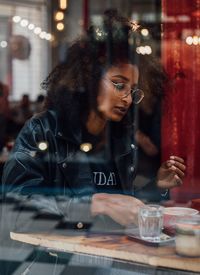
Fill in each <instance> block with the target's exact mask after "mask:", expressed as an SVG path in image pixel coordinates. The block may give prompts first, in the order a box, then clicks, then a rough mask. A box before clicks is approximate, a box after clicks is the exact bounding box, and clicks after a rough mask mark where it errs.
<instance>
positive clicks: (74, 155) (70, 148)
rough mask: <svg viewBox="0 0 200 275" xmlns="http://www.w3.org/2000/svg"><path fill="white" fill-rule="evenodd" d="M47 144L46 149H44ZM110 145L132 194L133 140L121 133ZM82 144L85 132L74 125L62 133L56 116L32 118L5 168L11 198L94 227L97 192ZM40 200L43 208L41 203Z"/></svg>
mask: <svg viewBox="0 0 200 275" xmlns="http://www.w3.org/2000/svg"><path fill="white" fill-rule="evenodd" d="M69 125H70V126H69ZM43 142H45V144H46V145H47V148H45V147H44V148H42V146H41V145H42V143H43ZM111 142H112V146H113V148H114V161H115V164H116V167H117V170H118V174H119V177H120V180H121V185H122V190H123V193H124V194H133V187H132V186H133V179H134V177H135V167H134V166H133V163H134V161H133V157H134V155H135V146H134V145H133V144H131V136H130V135H124V134H123V133H121V134H120V136H117V137H116V136H112V137H111ZM80 144H81V130H80V127H77V125H75V124H72V123H70V124H68V126H67V127H63V125H62V123H60V121H59V120H58V115H57V113H56V111H54V110H48V111H46V112H44V113H41V114H40V115H37V116H35V117H33V118H32V119H30V120H29V121H28V122H27V123H26V125H25V126H24V128H23V129H22V131H21V132H20V134H19V136H18V137H17V139H16V142H15V146H14V148H13V151H12V154H11V156H10V158H9V160H8V162H7V163H6V165H5V168H4V173H3V185H4V189H5V191H6V193H7V194H10V192H11V193H12V194H15V196H16V194H19V195H20V196H21V197H23V198H26V199H25V200H27V197H28V198H29V200H31V199H32V200H33V199H35V200H36V201H37V202H38V208H40V210H41V209H45V208H48V209H49V211H52V212H54V213H57V214H59V215H63V216H64V217H65V218H66V219H67V220H68V221H75V222H76V221H77V222H80V221H81V222H90V221H91V215H90V200H91V196H92V194H94V193H95V187H94V186H93V182H92V173H91V171H90V166H89V164H88V162H87V153H85V152H83V151H81V150H80ZM43 145H44V144H43ZM42 149H44V150H42ZM41 195H42V196H41ZM44 195H48V197H47V196H44ZM39 198H40V199H41V198H43V200H42V201H43V202H41V203H39V201H41V200H39ZM46 198H48V200H47V199H46ZM46 210H47V209H46ZM47 211H48V210H47Z"/></svg>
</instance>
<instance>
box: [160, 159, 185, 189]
mask: <svg viewBox="0 0 200 275" xmlns="http://www.w3.org/2000/svg"><path fill="white" fill-rule="evenodd" d="M185 169H186V167H185V164H184V160H183V159H182V158H180V157H177V156H171V157H170V159H169V160H167V161H166V162H164V163H163V164H162V165H161V167H160V169H159V170H158V174H157V186H158V187H159V188H163V189H164V188H173V187H177V186H180V185H182V183H183V177H184V176H185Z"/></svg>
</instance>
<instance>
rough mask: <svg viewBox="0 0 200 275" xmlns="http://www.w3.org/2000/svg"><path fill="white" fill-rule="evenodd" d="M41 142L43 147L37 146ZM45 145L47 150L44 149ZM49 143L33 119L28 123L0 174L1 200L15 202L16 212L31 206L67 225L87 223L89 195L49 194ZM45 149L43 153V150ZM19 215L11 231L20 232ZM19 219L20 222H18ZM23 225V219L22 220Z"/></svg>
mask: <svg viewBox="0 0 200 275" xmlns="http://www.w3.org/2000/svg"><path fill="white" fill-rule="evenodd" d="M41 142H43V145H44V148H42V147H40V143H41ZM45 144H46V146H47V148H45ZM48 144H49V140H48V138H47V135H46V133H44V131H43V130H42V127H41V125H40V123H39V122H38V121H37V120H34V119H32V120H30V121H28V122H27V123H26V125H25V126H24V128H23V129H22V131H21V132H20V134H19V136H18V138H17V140H16V142H15V146H14V148H13V150H12V153H11V155H10V157H9V160H8V161H7V163H6V165H5V167H4V172H3V178H2V183H3V194H4V199H5V200H8V199H10V198H11V199H14V200H15V201H16V202H18V205H19V206H20V207H18V209H20V213H22V210H23V209H25V208H27V207H32V206H34V209H35V210H36V211H37V210H39V211H40V212H46V213H51V214H56V215H58V216H61V217H65V219H66V220H67V221H69V222H91V220H92V217H91V215H90V199H91V196H87V195H85V194H84V195H82V196H81V195H80V196H73V195H72V194H70V192H66V194H65V195H64V196H57V195H56V194H53V193H52V192H49V188H48V186H51V185H52V182H51V181H52V180H53V179H52V178H51V174H52V171H53V170H54V169H56V167H55V162H54V161H53V158H54V157H55V156H54V155H55V154H53V153H52V151H50V149H49V148H48ZM43 149H45V150H43ZM20 213H18V215H16V217H15V218H14V219H13V218H12V220H13V223H14V228H15V230H18V231H19V230H23V229H24V228H25V227H24V225H23V226H22V223H21V221H20ZM22 220H23V219H22ZM23 222H24V220H23Z"/></svg>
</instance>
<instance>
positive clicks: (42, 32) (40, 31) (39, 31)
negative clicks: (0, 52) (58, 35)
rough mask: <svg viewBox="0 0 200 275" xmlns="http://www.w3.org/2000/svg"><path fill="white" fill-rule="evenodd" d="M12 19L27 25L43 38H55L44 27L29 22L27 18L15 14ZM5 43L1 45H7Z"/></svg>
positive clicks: (22, 25)
mask: <svg viewBox="0 0 200 275" xmlns="http://www.w3.org/2000/svg"><path fill="white" fill-rule="evenodd" d="M12 21H13V22H14V23H16V24H17V23H19V24H20V26H21V27H23V28H25V27H27V28H28V29H29V30H30V31H33V33H34V34H36V35H38V37H40V38H41V39H46V40H48V41H50V40H53V36H52V35H51V34H50V33H47V32H45V31H44V30H42V28H40V27H36V26H35V25H34V24H33V23H31V22H30V23H29V21H28V20H27V19H24V18H21V17H20V16H18V15H15V16H13V18H12ZM5 42H6V41H5ZM6 43H7V42H6ZM4 45H5V43H3V46H2V45H0V46H1V47H2V48H3V47H4V48H5V47H7V44H6V46H4Z"/></svg>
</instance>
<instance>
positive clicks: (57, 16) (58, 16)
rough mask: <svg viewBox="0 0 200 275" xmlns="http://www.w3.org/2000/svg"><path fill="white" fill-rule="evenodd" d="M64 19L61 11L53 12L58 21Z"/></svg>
mask: <svg viewBox="0 0 200 275" xmlns="http://www.w3.org/2000/svg"><path fill="white" fill-rule="evenodd" d="M63 19H64V13H63V12H62V11H57V12H56V14H55V20H56V21H60V20H63Z"/></svg>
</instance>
